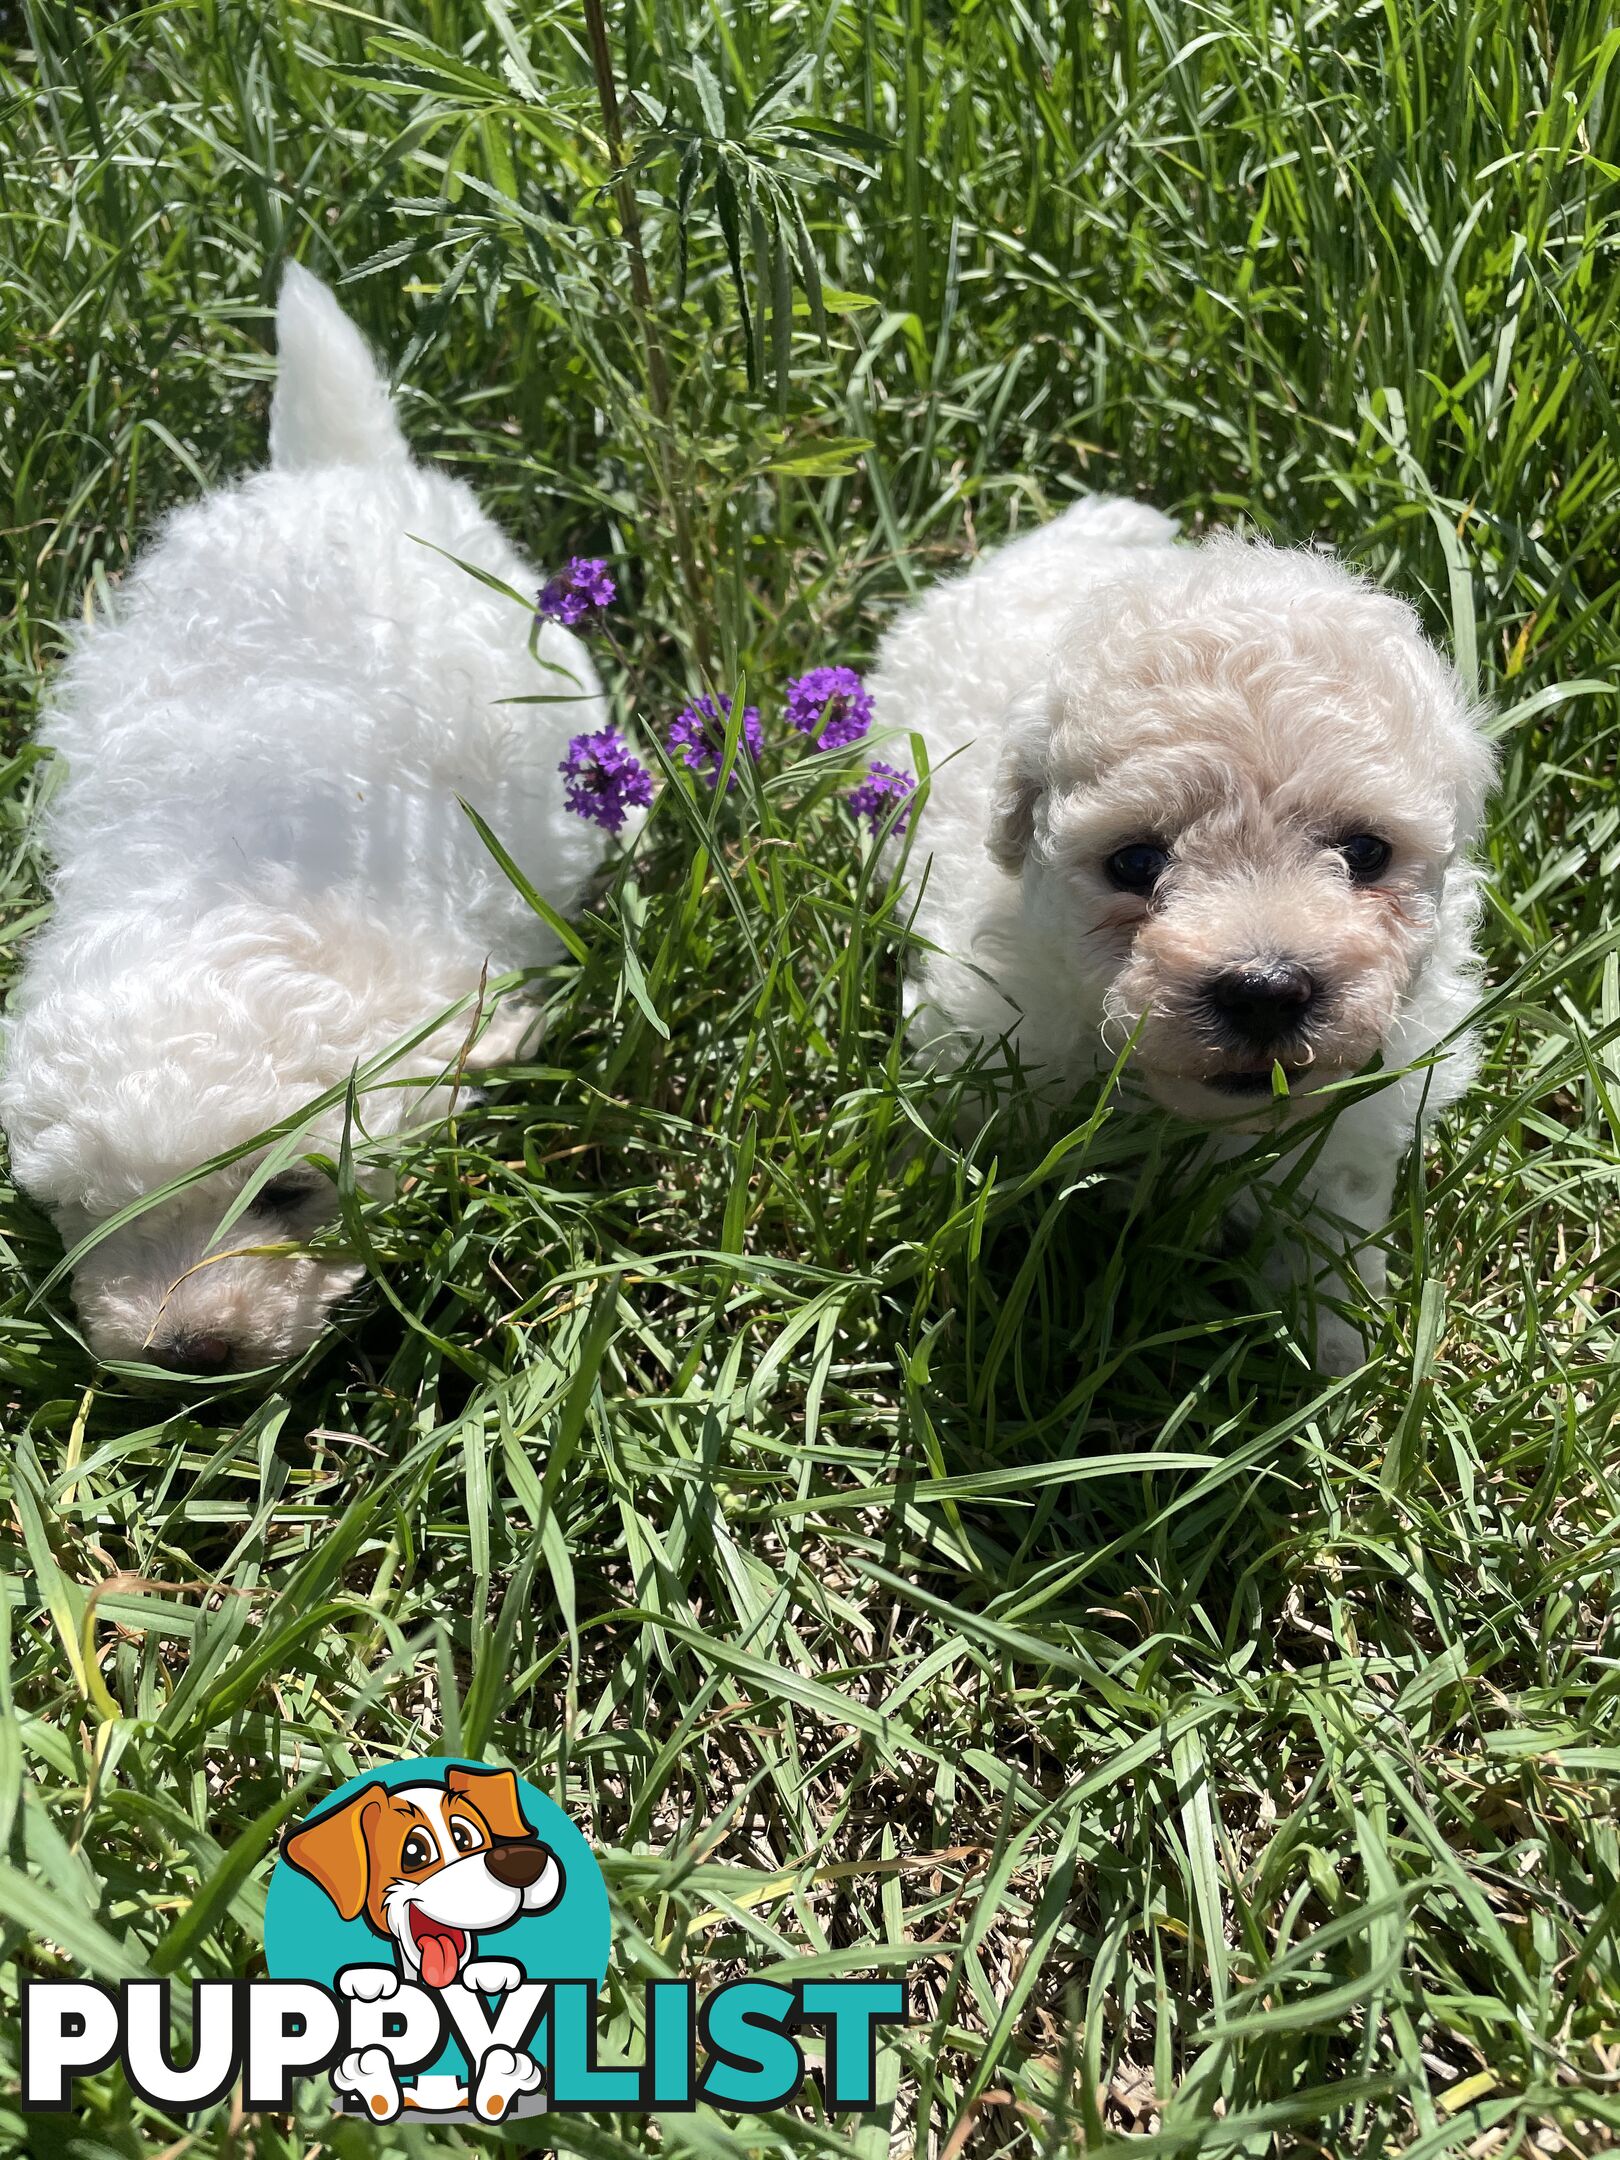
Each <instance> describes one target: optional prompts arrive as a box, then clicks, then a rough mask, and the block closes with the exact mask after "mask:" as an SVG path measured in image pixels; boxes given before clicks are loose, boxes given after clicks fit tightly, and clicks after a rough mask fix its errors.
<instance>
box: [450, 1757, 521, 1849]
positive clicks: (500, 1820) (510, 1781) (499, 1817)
mask: <svg viewBox="0 0 1620 2160" xmlns="http://www.w3.org/2000/svg"><path fill="white" fill-rule="evenodd" d="M444 1782H445V1787H446V1789H447V1790H448V1791H450V1792H453V1793H460V1794H461V1796H462V1798H463V1799H464V1800H470V1801H471V1802H472V1804H473V1806H474V1807H475V1808H476V1809H477V1810H478V1812H479V1814H480V1815H482V1816H483V1818H484V1820H485V1822H487V1823H488V1825H489V1834H490V1836H491V1837H496V1838H532V1837H533V1836H534V1828H533V1825H532V1824H530V1823H526V1822H525V1821H524V1820H523V1808H522V1805H521V1803H520V1802H519V1800H518V1789H517V1779H516V1778H515V1777H514V1776H513V1775H512V1773H511V1771H510V1770H459V1769H455V1768H451V1769H449V1770H447V1771H446V1772H445V1774H444Z"/></svg>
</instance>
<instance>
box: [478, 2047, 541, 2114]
mask: <svg viewBox="0 0 1620 2160" xmlns="http://www.w3.org/2000/svg"><path fill="white" fill-rule="evenodd" d="M539 2083H540V2065H539V2064H538V2063H537V2062H536V2061H535V2059H534V2057H533V2056H532V2055H520V2054H519V2053H518V2052H517V2050H516V2048H509V2047H492V2048H491V2049H490V2050H489V2053H488V2054H487V2055H486V2056H485V2057H484V2059H483V2061H482V2062H481V2063H480V2064H479V2065H478V2083H477V2086H476V2087H475V2089H474V2092H473V2111H474V2113H475V2114H476V2115H477V2116H478V2117H479V2119H480V2121H482V2122H499V2121H500V2119H501V2117H502V2116H503V2115H504V2114H505V2113H506V2111H507V2109H508V2108H509V2107H510V2106H511V2105H512V2102H513V2101H514V2100H515V2099H516V2098H517V2097H518V2095H519V2094H520V2093H527V2092H533V2091H535V2090H536V2088H537V2087H538V2085H539Z"/></svg>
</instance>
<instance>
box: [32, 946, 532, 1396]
mask: <svg viewBox="0 0 1620 2160" xmlns="http://www.w3.org/2000/svg"><path fill="white" fill-rule="evenodd" d="M453 995H454V992H453V991H452V990H450V989H447V988H445V987H444V986H443V985H442V984H439V983H436V982H434V981H433V980H432V979H431V976H430V974H429V971H428V970H427V968H426V966H425V964H424V962H423V960H422V958H421V956H420V955H419V954H413V953H412V952H411V951H410V950H409V948H408V947H407V946H404V945H402V944H401V942H400V941H398V940H396V939H391V938H390V937H389V936H388V935H387V934H386V931H385V930H384V929H381V928H379V927H378V926H376V925H371V924H368V923H367V922H366V921H365V920H364V919H363V918H358V917H355V916H353V915H343V914H339V913H338V912H337V911H336V910H335V909H327V910H325V911H323V910H322V909H321V908H319V907H317V906H314V905H311V906H310V907H308V908H306V909H303V910H301V911H300V912H298V913H296V914H295V913H292V912H290V911H278V910H274V909H270V908H267V907H262V906H257V905H248V904H245V903H244V904H236V905H229V906H222V907H219V908H216V909H213V910H211V911H209V912H207V913H205V914H203V915H201V916H198V917H197V918H195V919H194V920H192V921H191V922H189V923H188V922H184V921H182V922H179V923H176V924H170V923H167V922H163V921H153V920H150V919H148V915H146V914H142V915H136V916H134V917H132V918H128V919H126V918H123V917H120V918H118V919H116V920H115V921H112V922H111V923H109V924H108V925H107V926H106V927H105V929H100V928H97V929H95V930H94V931H93V932H92V931H88V930H85V929H82V928H80V929H77V930H76V932H75V934H74V935H72V936H71V937H69V938H65V939H63V940H60V941H58V943H57V944H55V945H54V946H53V943H52V933H51V932H50V931H47V932H46V933H45V935H44V937H43V938H42V939H41V941H40V945H39V948H38V951H37V952H36V954H35V955H34V957H33V959H32V961H31V965H30V971H29V979H28V994H27V996H26V998H25V999H24V1000H22V1001H20V1003H19V1006H18V1009H17V1010H16V1011H15V1013H14V1014H13V1015H12V1017H11V1020H10V1023H9V1026H8V1029H7V1042H6V1056H5V1061H4V1070H3V1072H0V1122H3V1123H4V1125H5V1129H6V1133H7V1137H8V1139H9V1141H10V1146H11V1159H12V1166H13V1169H14V1171H15V1173H16V1176H17V1179H18V1182H19V1183H20V1184H21V1185H22V1186H23V1187H24V1188H25V1189H26V1190H27V1191H29V1192H30V1193H32V1194H33V1195H34V1196H35V1197H36V1198H37V1199H38V1200H40V1201H41V1202H42V1203H43V1204H44V1205H46V1206H47V1207H49V1208H50V1210H51V1213H52V1214H53V1216H54V1217H55V1219H56V1222H57V1226H58V1228H59V1229H60V1231H61V1233H62V1236H63V1239H64V1242H65V1243H66V1244H67V1245H68V1246H69V1247H70V1248H71V1247H74V1246H77V1245H79V1244H80V1243H82V1242H83V1241H85V1240H86V1239H88V1238H90V1237H91V1236H92V1234H95V1233H101V1232H103V1231H104V1226H105V1225H106V1224H107V1223H109V1222H110V1221H112V1219H113V1218H114V1217H116V1216H118V1215H120V1214H122V1213H123V1212H124V1211H125V1210H126V1209H127V1208H128V1207H129V1206H130V1205H131V1204H132V1203H136V1202H139V1201H141V1200H142V1199H143V1198H144V1197H145V1196H147V1195H149V1194H153V1193H156V1192H159V1191H161V1190H163V1189H164V1188H165V1187H167V1186H169V1185H172V1184H175V1183H177V1182H178V1181H179V1180H181V1179H184V1178H185V1177H186V1176H187V1175H188V1173H190V1172H193V1171H195V1170H196V1168H197V1166H198V1165H200V1164H203V1163H206V1162H209V1161H212V1160H213V1159H215V1158H216V1157H220V1156H225V1155H228V1154H230V1153H231V1152H232V1150H234V1149H238V1148H240V1149H244V1150H251V1152H245V1153H244V1154H243V1155H242V1157H241V1158H240V1159H239V1160H238V1161H237V1162H235V1163H233V1164H232V1165H230V1166H229V1167H228V1168H223V1169H219V1170H216V1171H211V1172H209V1173H207V1174H206V1175H204V1176H200V1177H195V1178H193V1179H192V1181H191V1182H190V1183H188V1184H186V1185H185V1186H184V1187H183V1189H182V1190H180V1191H179V1192H177V1193H175V1194H173V1195H171V1196H170V1197H169V1198H167V1199H162V1200H155V1201H152V1202H151V1203H150V1204H149V1205H148V1206H146V1207H144V1208H143V1209H142V1210H141V1212H140V1213H138V1214H137V1215H135V1216H133V1217H132V1218H131V1220H130V1221H129V1222H127V1223H124V1224H123V1225H121V1226H120V1227H118V1228H115V1229H112V1230H107V1231H105V1234H103V1235H99V1236H98V1238H97V1242H95V1243H94V1244H93V1245H91V1246H90V1247H89V1249H88V1250H87V1251H86V1253H85V1254H84V1256H83V1258H82V1259H81V1260H80V1261H79V1262H78V1264H77V1265H76V1267H75V1269H74V1299H75V1302H76V1304H77V1306H78V1308H79V1313H80V1317H81V1318H82V1320H83V1321H84V1324H85V1329H86V1332H87V1334H88V1336H89V1340H90V1344H91V1347H92V1348H93V1349H94V1350H95V1351H96V1353H97V1355H98V1356H101V1357H104V1358H114V1359H119V1360H138V1361H141V1362H145V1363H155V1364H160V1365H166V1366H169V1367H171V1368H173V1369H176V1370H180V1371H196V1372H210V1373H220V1372H227V1371H245V1370H251V1369H254V1368H256V1367H259V1366H263V1365H268V1364H272V1363H276V1362H279V1361H280V1360H282V1359H284V1358H287V1357H291V1356H294V1355H296V1354H297V1353H298V1352H300V1351H302V1350H303V1349H305V1348H306V1347H307V1346H308V1345H309V1344H310V1343H311V1342H313V1341H314V1339H315V1338H316V1336H317V1335H319V1333H320V1332H321V1329H322V1327H323V1325H324V1323H325V1320H326V1317H327V1313H328V1309H329V1307H330V1306H331V1305H332V1303H333V1301H334V1300H335V1299H337V1298H339V1297H341V1296H342V1295H343V1294H344V1293H345V1292H346V1291H347V1290H349V1289H350V1288H351V1287H352V1286H353V1285H354V1284H355V1283H357V1282H358V1281H359V1279H360V1275H361V1270H360V1268H359V1267H358V1266H357V1265H355V1264H354V1262H353V1261H352V1260H351V1259H349V1258H347V1257H345V1256H344V1255H342V1254H340V1253H337V1252H335V1251H332V1250H328V1249H325V1247H326V1246H329V1245H330V1242H331V1241H329V1240H328V1241H323V1243H322V1245H321V1246H318V1247H317V1249H316V1250H314V1251H311V1250H310V1249H308V1248H309V1241H310V1240H312V1239H315V1238H316V1235H317V1233H318V1232H320V1231H321V1230H322V1229H323V1228H324V1227H326V1226H328V1225H330V1224H331V1222H332V1220H333V1218H334V1216H335V1215H336V1212H337V1207H336V1195H335V1193H334V1191H333V1188H332V1185H331V1183H330V1180H328V1179H327V1178H325V1177H323V1176H321V1175H320V1174H319V1173H318V1172H317V1171H316V1170H315V1169H314V1168H313V1167H311V1166H309V1165H307V1164H304V1163H302V1162H293V1163H292V1164H290V1165H289V1166H288V1167H287V1168H285V1169H283V1170H278V1172H277V1173H276V1174H275V1175H274V1176H273V1177H270V1178H268V1179H265V1180H263V1182H262V1183H261V1184H260V1185H259V1188H258V1190H257V1191H256V1192H255V1193H254V1195H253V1197H252V1199H251V1202H250V1204H249V1206H248V1207H247V1209H246V1210H245V1211H244V1212H241V1213H239V1214H237V1216H236V1217H235V1219H234V1220H233V1221H230V1222H228V1223H227V1221H226V1217H227V1216H228V1215H229V1214H230V1212H231V1210H232V1208H233V1206H234V1205H235V1203H236V1202H237V1200H238V1199H239V1198H240V1196H241V1194H242V1191H243V1187H244V1185H245V1184H246V1183H247V1182H248V1181H249V1179H250V1178H258V1176H259V1166H260V1165H261V1164H262V1162H263V1160H264V1154H265V1149H264V1148H263V1147H258V1148H256V1149H254V1147H253V1143H254V1142H255V1141H256V1140H257V1139H258V1138H259V1137H260V1136H262V1135H263V1134H265V1133H266V1132H268V1131H270V1130H271V1129H272V1128H274V1127H277V1126H283V1127H296V1126H297V1124H298V1121H299V1120H300V1119H301V1118H304V1117H306V1116H308V1115H311V1114H310V1112H309V1106H310V1105H311V1104H312V1103H314V1102H316V1101H319V1100H321V1099H322V1098H324V1097H326V1096H328V1095H329V1094H331V1093H332V1092H333V1091H334V1089H335V1088H341V1087H342V1085H343V1083H344V1081H345V1080H346V1078H347V1077H348V1075H349V1074H350V1073H351V1072H352V1071H353V1070H354V1069H355V1068H356V1066H357V1065H360V1064H363V1063H365V1062H366V1061H367V1060H371V1059H375V1058H377V1057H378V1055H379V1053H382V1052H385V1051H386V1050H387V1049H388V1047H389V1045H390V1044H392V1043H395V1042H398V1041H399V1040H400V1039H402V1038H405V1037H407V1036H408V1034H409V1032H410V1030H411V1029H412V1028H413V1027H415V1028H416V1029H417V1030H418V1031H419V1030H420V1027H421V1023H422V1020H423V1019H424V1017H426V1016H428V1015H431V1014H432V1013H433V1011H434V1010H435V1007H436V1006H437V1005H439V1004H441V1003H444V1004H448V1003H449V1002H450V1001H451V999H452V997H453ZM424 1008H425V1010H424ZM504 1011H505V1009H504V1008H503V1013H504ZM518 1025H519V1018H518V1017H517V1016H514V1017H513V1018H512V1019H511V1020H510V1021H508V1022H507V1023H506V1028H507V1035H508V1036H509V1035H511V1034H512V1032H513V1031H514V1030H515V1029H516V1028H517V1026H518ZM466 1026H467V1023H466V1021H465V1020H464V1019H459V1018H458V1019H457V1020H456V1021H455V1022H453V1023H450V1024H447V1025H446V1026H445V1027H443V1028H441V1029H439V1030H437V1031H436V1032H435V1033H434V1034H433V1035H431V1036H429V1037H428V1038H427V1039H426V1040H425V1041H422V1042H419V1043H418V1044H417V1045H416V1047H415V1048H414V1049H412V1050H411V1051H410V1052H409V1054H408V1055H403V1056H401V1057H399V1058H398V1059H397V1060H396V1061H395V1062H394V1063H393V1064H392V1065H390V1066H389V1068H388V1070H387V1072H386V1075H383V1076H380V1078H379V1085H377V1086H376V1087H375V1088H368V1089H367V1091H366V1093H365V1095H364V1097H363V1101H362V1116H363V1119H364V1124H365V1129H366V1132H367V1133H368V1134H369V1135H371V1136H372V1137H374V1138H376V1137H382V1136H384V1135H388V1134H392V1133H395V1132H397V1131H399V1130H400V1129H401V1127H402V1126H403V1125H404V1124H405V1123H406V1122H407V1121H409V1120H414V1119H416V1118H423V1119H426V1118H429V1117H430V1116H431V1115H432V1114H433V1113H434V1111H435V1108H436V1107H438V1106H441V1105H447V1104H448V1102H449V1099H450V1093H451V1091H450V1089H449V1088H447V1087H442V1088H441V1087H438V1086H437V1085H435V1084H434V1083H435V1081H436V1079H437V1076H439V1075H441V1074H442V1073H443V1072H444V1071H445V1069H446V1067H447V1066H448V1065H450V1064H452V1063H453V1062H454V1060H455V1058H456V1056H457V1052H458V1047H459V1045H460V1043H461V1042H462V1041H463V1040H464V1038H465V1034H466ZM490 1032H491V1034H492V1035H493V1034H494V1030H491V1031H490ZM497 1043H498V1049H499V1048H501V1047H504V1043H505V1037H501V1038H498V1039H497ZM492 1054H493V1053H492ZM343 1125H344V1110H343V1107H342V1105H341V1104H338V1105H336V1106H333V1105H331V1104H328V1106H327V1107H326V1108H325V1109H323V1110H322V1111H320V1112H319V1113H318V1114H314V1115H313V1116H312V1118H311V1122H308V1123H307V1124H305V1125H304V1127H303V1131H302V1145H303V1147H304V1149H305V1150H306V1151H308V1152H311V1153H315V1152H318V1153H320V1154H323V1155H327V1156H329V1157H330V1156H336V1154H337V1153H338V1151H339V1146H340V1142H341V1137H342V1132H343Z"/></svg>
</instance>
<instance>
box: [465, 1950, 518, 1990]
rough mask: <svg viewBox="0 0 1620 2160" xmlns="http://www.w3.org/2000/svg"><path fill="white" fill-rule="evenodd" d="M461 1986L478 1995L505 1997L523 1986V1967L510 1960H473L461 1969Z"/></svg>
mask: <svg viewBox="0 0 1620 2160" xmlns="http://www.w3.org/2000/svg"><path fill="white" fill-rule="evenodd" d="M461 1984H462V1986H463V1987H470V1988H472V1989H473V1990H474V1991H475V1992H476V1993H477V1994H479V1995H505V1994H508V1993H509V1992H510V1991H511V1990H512V1989H513V1988H515V1987H521V1986H522V1985H523V1967H522V1966H521V1965H517V1964H514V1963H513V1961H512V1959H511V1958H474V1959H473V1961H472V1963H471V1964H470V1965H464V1966H463V1967H462V1968H461Z"/></svg>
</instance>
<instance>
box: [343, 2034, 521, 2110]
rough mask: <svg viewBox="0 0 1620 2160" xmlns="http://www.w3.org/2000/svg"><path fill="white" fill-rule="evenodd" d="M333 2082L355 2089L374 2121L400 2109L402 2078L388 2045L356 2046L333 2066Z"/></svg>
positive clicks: (348, 2090) (348, 2088) (345, 2087)
mask: <svg viewBox="0 0 1620 2160" xmlns="http://www.w3.org/2000/svg"><path fill="white" fill-rule="evenodd" d="M497 2052H499V2051H498V2050H497ZM332 2083H333V2084H334V2085H335V2086H336V2088H337V2090H338V2091H339V2092H346V2093H353V2094H354V2096H355V2098H356V2099H357V2100H358V2101H359V2102H360V2104H361V2106H362V2107H363V2108H364V2109H365V2111H366V2113H367V2114H368V2115H369V2116H370V2117H371V2119H372V2121H373V2122H392V2121H393V2120H394V2118H395V2116H397V2115H398V2113H399V2111H400V2106H401V2100H400V2091H399V2080H398V2078H397V2077H395V2075H394V2060H393V2057H392V2056H391V2055H390V2054H389V2052H388V2050H387V2049H386V2048H381V2047H368V2048H356V2049H354V2050H353V2052H352V2053H350V2054H348V2055H345V2056H344V2058H343V2060H342V2061H341V2062H340V2063H339V2064H338V2065H337V2067H336V2068H335V2069H334V2070H333V2072H332Z"/></svg>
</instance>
